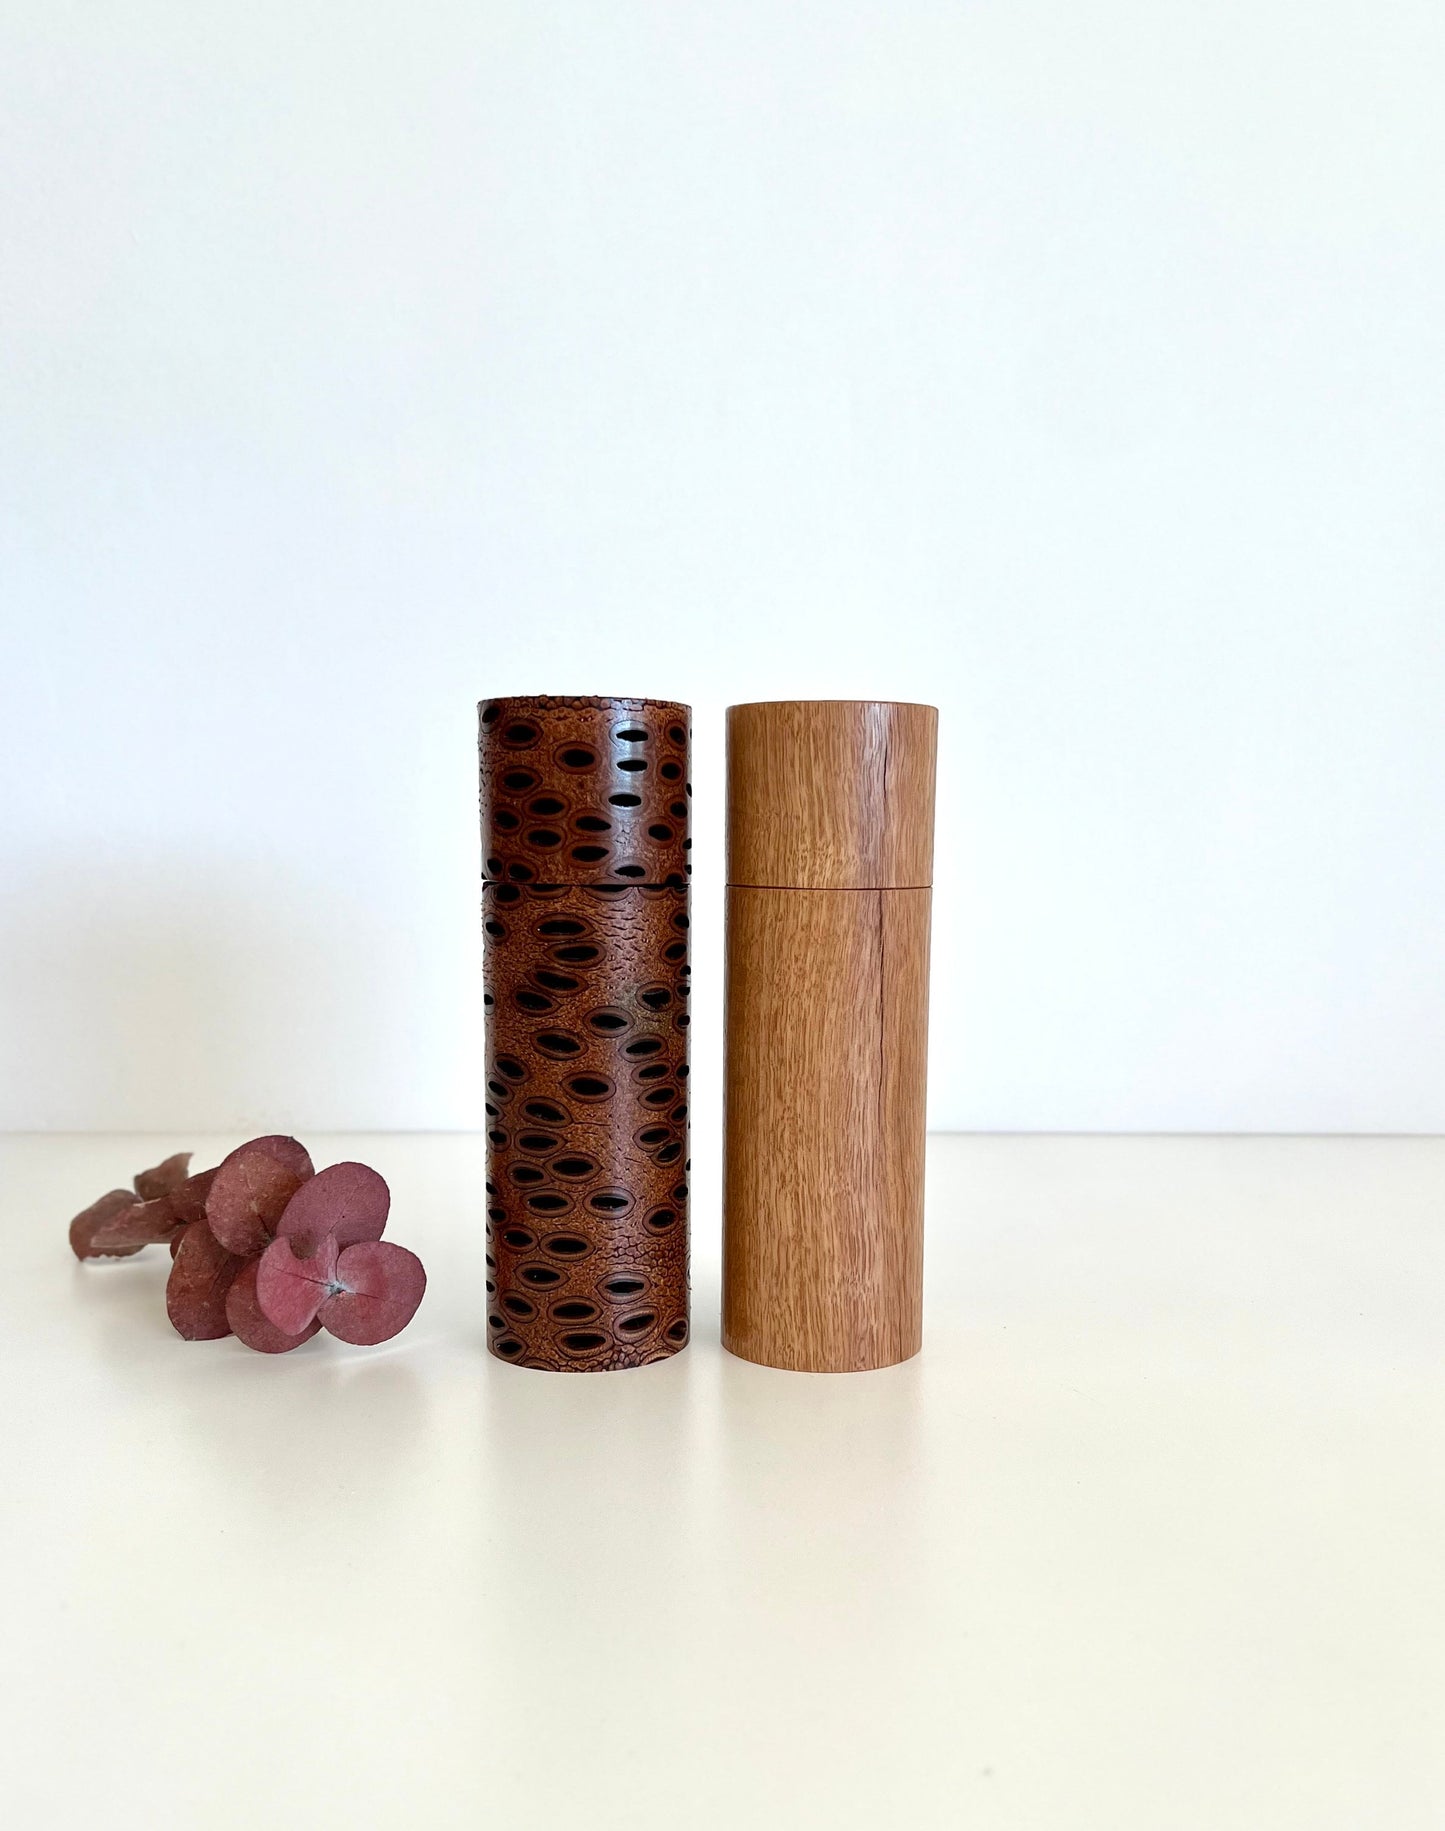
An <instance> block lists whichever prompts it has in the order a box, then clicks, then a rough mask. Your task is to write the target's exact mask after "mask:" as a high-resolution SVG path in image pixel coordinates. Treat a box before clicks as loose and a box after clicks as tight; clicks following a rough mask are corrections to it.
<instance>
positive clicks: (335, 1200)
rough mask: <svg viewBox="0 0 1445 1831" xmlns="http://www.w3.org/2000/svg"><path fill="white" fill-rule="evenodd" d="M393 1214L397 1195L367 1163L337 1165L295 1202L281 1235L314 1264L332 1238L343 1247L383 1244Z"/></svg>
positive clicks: (314, 1180) (320, 1175)
mask: <svg viewBox="0 0 1445 1831" xmlns="http://www.w3.org/2000/svg"><path fill="white" fill-rule="evenodd" d="M390 1209H391V1190H390V1189H388V1188H387V1186H386V1182H385V1179H384V1178H383V1177H381V1176H378V1175H377V1173H376V1171H375V1170H373V1169H370V1168H369V1167H368V1166H367V1165H366V1164H364V1163H334V1164H332V1165H331V1166H330V1168H329V1169H326V1170H318V1171H317V1173H316V1174H315V1176H313V1177H312V1178H311V1180H310V1181H309V1182H306V1183H303V1184H302V1185H301V1187H300V1188H299V1189H298V1190H297V1191H296V1193H295V1194H294V1195H293V1196H292V1197H291V1200H290V1201H289V1202H288V1203H287V1204H286V1212H285V1213H284V1214H283V1215H282V1216H281V1220H280V1224H279V1225H278V1226H277V1228H276V1234H277V1237H278V1238H279V1239H287V1240H289V1241H290V1242H291V1245H292V1247H293V1248H294V1250H295V1251H296V1252H297V1253H298V1254H299V1255H300V1256H301V1257H302V1258H303V1259H309V1258H310V1257H311V1255H312V1254H313V1253H314V1252H315V1251H316V1249H317V1247H318V1246H319V1245H320V1244H321V1242H322V1241H323V1240H324V1239H325V1238H326V1236H327V1234H330V1235H331V1237H332V1238H333V1239H334V1240H335V1241H336V1244H337V1245H338V1246H351V1245H354V1244H355V1243H356V1242H357V1241H358V1240H379V1239H380V1238H381V1236H382V1234H383V1232H384V1231H385V1229H386V1217H387V1214H388V1213H389V1212H390Z"/></svg>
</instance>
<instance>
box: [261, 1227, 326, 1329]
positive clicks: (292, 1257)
mask: <svg viewBox="0 0 1445 1831" xmlns="http://www.w3.org/2000/svg"><path fill="white" fill-rule="evenodd" d="M336 1255H337V1247H336V1242H335V1240H333V1239H332V1238H331V1237H330V1235H328V1236H327V1237H326V1238H325V1239H324V1240H322V1241H320V1242H319V1244H318V1245H317V1248H316V1251H315V1252H314V1253H313V1254H312V1255H311V1257H310V1258H307V1259H302V1258H299V1257H298V1256H297V1254H296V1251H295V1247H294V1245H293V1243H292V1242H291V1241H290V1240H287V1239H276V1240H273V1241H272V1242H271V1244H270V1245H269V1246H268V1247H267V1248H266V1250H265V1252H263V1253H262V1254H261V1257H260V1258H259V1259H258V1260H257V1261H256V1302H257V1303H258V1304H259V1306H260V1309H261V1314H262V1315H263V1316H264V1317H265V1318H266V1320H267V1321H268V1322H270V1323H273V1324H274V1325H275V1327H276V1328H278V1329H279V1330H280V1331H281V1333H282V1334H283V1335H299V1334H300V1333H301V1331H302V1330H303V1329H304V1328H306V1326H307V1325H308V1324H309V1323H312V1322H314V1321H315V1319H316V1314H317V1311H318V1310H320V1308H321V1306H322V1304H323V1303H324V1302H325V1301H326V1299H327V1297H329V1296H330V1294H331V1286H332V1284H333V1283H334V1282H335V1277H336Z"/></svg>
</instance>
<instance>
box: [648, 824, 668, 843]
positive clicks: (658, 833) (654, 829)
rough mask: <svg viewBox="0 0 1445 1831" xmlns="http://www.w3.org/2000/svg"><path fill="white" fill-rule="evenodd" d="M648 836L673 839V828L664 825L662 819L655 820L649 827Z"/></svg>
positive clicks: (650, 837)
mask: <svg viewBox="0 0 1445 1831" xmlns="http://www.w3.org/2000/svg"><path fill="white" fill-rule="evenodd" d="M647 837H648V838H649V839H662V840H667V839H671V838H672V837H673V833H672V828H671V827H670V826H664V825H663V823H662V822H661V821H660V820H657V821H654V822H653V824H652V825H651V826H650V827H649V828H648V829H647Z"/></svg>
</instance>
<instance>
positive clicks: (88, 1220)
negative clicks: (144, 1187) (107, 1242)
mask: <svg viewBox="0 0 1445 1831" xmlns="http://www.w3.org/2000/svg"><path fill="white" fill-rule="evenodd" d="M139 1206H140V1197H139V1196H138V1195H136V1194H135V1192H134V1191H133V1190H131V1189H112V1190H110V1192H109V1193H108V1194H106V1195H102V1196H101V1198H100V1200H99V1201H98V1202H92V1203H91V1204H90V1206H89V1207H88V1208H83V1209H82V1210H81V1211H80V1213H79V1214H77V1215H76V1217H75V1219H74V1220H73V1221H72V1222H71V1223H70V1250H71V1251H72V1252H73V1253H74V1254H75V1256H76V1258H77V1259H128V1258H129V1257H130V1255H131V1254H132V1253H133V1252H139V1251H140V1249H141V1247H142V1246H143V1245H144V1244H145V1242H144V1241H143V1240H142V1241H139V1242H137V1243H136V1244H135V1245H115V1246H102V1245H97V1243H96V1237H97V1235H98V1234H100V1232H101V1231H102V1229H103V1228H105V1227H107V1226H108V1225H109V1224H110V1223H111V1222H113V1221H114V1220H115V1219H116V1218H117V1217H118V1216H119V1215H122V1214H124V1213H125V1212H126V1210H127V1209H129V1208H138V1207H139Z"/></svg>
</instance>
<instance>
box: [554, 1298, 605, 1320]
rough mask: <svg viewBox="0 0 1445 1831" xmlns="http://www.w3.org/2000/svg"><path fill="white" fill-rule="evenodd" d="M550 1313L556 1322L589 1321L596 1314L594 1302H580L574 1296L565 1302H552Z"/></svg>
mask: <svg viewBox="0 0 1445 1831" xmlns="http://www.w3.org/2000/svg"><path fill="white" fill-rule="evenodd" d="M552 1314H553V1315H554V1316H555V1317H556V1319H557V1321H558V1322H591V1320H592V1318H593V1317H594V1316H595V1315H596V1314H597V1305H596V1304H595V1303H582V1302H581V1301H579V1300H578V1299H577V1298H576V1297H569V1298H568V1299H567V1300H566V1302H565V1303H554V1304H553V1305H552Z"/></svg>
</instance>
